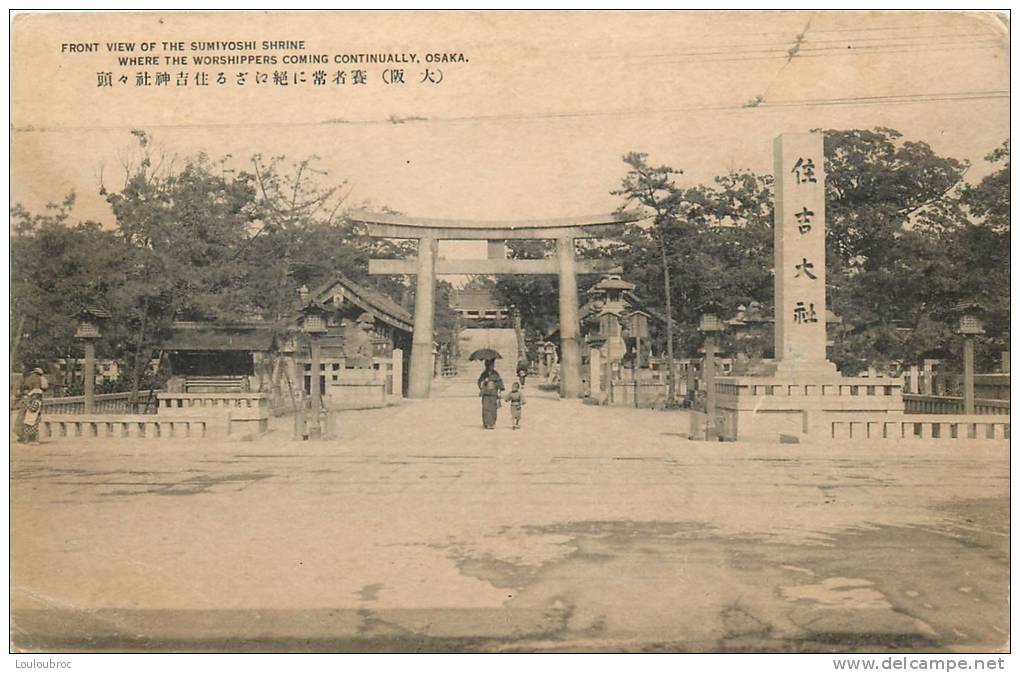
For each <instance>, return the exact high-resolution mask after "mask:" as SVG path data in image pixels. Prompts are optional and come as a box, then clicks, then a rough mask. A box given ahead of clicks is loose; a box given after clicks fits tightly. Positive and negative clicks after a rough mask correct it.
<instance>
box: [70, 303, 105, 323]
mask: <svg viewBox="0 0 1020 673" xmlns="http://www.w3.org/2000/svg"><path fill="white" fill-rule="evenodd" d="M89 316H91V317H93V318H99V319H101V320H105V319H107V318H112V317H113V314H112V313H110V311H109V310H108V309H106V308H105V307H103V306H100V305H98V304H85V305H83V306H82V307H81V309H80V310H79V311H78V313H77V314H76V317H77V318H79V319H81V318H85V317H89Z"/></svg>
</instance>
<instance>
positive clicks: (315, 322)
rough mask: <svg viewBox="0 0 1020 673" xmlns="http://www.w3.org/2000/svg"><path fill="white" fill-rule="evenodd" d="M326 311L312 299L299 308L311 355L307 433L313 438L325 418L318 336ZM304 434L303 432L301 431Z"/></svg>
mask: <svg viewBox="0 0 1020 673" xmlns="http://www.w3.org/2000/svg"><path fill="white" fill-rule="evenodd" d="M327 315H328V311H327V310H326V309H325V308H324V307H323V306H322V305H321V304H318V303H316V302H314V301H312V302H309V303H308V304H307V305H305V307H304V308H302V309H301V319H300V323H301V331H302V332H304V333H305V334H307V335H308V344H309V347H310V350H311V356H312V362H311V366H312V372H311V381H310V392H311V407H312V414H313V418H315V421H316V422H314V423H311V424H309V425H310V427H309V428H308V432H307V435H308V436H309V437H311V438H313V439H318V438H320V437H322V426H323V421H324V420H325V419H323V418H321V416H322V415H323V414H324V412H325V409H324V408H323V405H322V375H321V372H320V369H321V365H320V359H321V358H320V357H319V349H320V345H319V337H320V336H322V335H323V334H325V333H326V324H327V322H326V319H327ZM301 434H302V435H304V433H301Z"/></svg>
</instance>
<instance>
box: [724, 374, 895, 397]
mask: <svg viewBox="0 0 1020 673" xmlns="http://www.w3.org/2000/svg"><path fill="white" fill-rule="evenodd" d="M720 379H721V380H720ZM720 379H717V380H716V382H715V390H716V392H717V393H719V394H720V395H737V394H741V395H752V396H756V397H759V396H760V397H807V396H813V395H821V396H823V397H842V398H847V397H892V396H895V395H897V394H899V391H900V389H901V386H902V382H901V381H900V380H899V379H867V378H856V379H845V381H847V382H843V383H817V382H810V383H791V382H790V381H788V380H782V379H767V378H764V377H763V378H761V379H759V380H755V379H752V378H740V379H734V378H730V377H726V378H722V377H720Z"/></svg>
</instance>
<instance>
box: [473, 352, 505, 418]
mask: <svg viewBox="0 0 1020 673" xmlns="http://www.w3.org/2000/svg"><path fill="white" fill-rule="evenodd" d="M503 390H505V386H504V385H503V379H502V377H500V375H499V372H497V371H496V361H495V360H486V361H485V370H484V371H482V374H481V376H479V377H478V394H479V395H481V397H482V427H484V428H485V429H486V430H492V429H494V428H495V427H496V414H497V413H498V410H499V398H500V396H501V395H502V394H503Z"/></svg>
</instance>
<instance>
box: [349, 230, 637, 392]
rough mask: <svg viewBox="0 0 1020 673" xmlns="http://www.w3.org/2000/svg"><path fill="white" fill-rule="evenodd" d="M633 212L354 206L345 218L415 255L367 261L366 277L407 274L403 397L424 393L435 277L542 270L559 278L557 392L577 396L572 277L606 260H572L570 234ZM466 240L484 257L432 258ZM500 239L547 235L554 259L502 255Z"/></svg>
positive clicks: (588, 233) (596, 234)
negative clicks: (431, 213) (446, 216)
mask: <svg viewBox="0 0 1020 673" xmlns="http://www.w3.org/2000/svg"><path fill="white" fill-rule="evenodd" d="M642 217H643V216H642V215H640V214H639V213H635V212H621V213H613V214H609V215H592V216H587V217H574V218H566V219H553V220H515V221H499V222H495V221H480V220H437V219H426V218H417V217H407V216H404V215H392V214H383V213H372V212H366V211H355V212H353V213H351V214H350V215H349V218H350V219H351V220H353V221H355V222H362V223H364V224H365V226H366V227H367V228H368V234H369V235H370V236H373V237H376V238H414V239H417V240H418V257H417V259H403V260H401V259H373V260H369V263H368V272H369V273H370V274H408V275H410V274H414V275H416V276H417V279H416V292H415V302H414V335H413V338H412V342H411V363H410V371H409V374H408V376H409V382H408V396H409V397H414V398H424V397H428V394H429V388H430V387H431V382H432V332H433V322H434V317H435V290H436V274H479V275H498V274H513V275H517V274H546V273H550V274H551V273H555V274H558V275H559V298H560V355H561V357H560V395H561V396H562V397H579V396H580V395H581V351H580V344H579V343H578V334H579V331H580V327H579V316H578V302H577V274H578V273H601V272H604V271H606V270H607V267H608V266H609V265H608V264H600V263H599V262H598V261H597V260H577V259H576V257H575V250H574V239H577V238H600V237H602V236H605V235H606V230H607V229H608V228H610V227H614V226H619V225H621V224H626V223H629V222H636V221H638V220H640V219H642ZM444 240H455V241H456V240H461V241H463V240H473V241H488V242H489V259H463V260H461V259H440V260H437V259H436V257H437V250H438V244H439V241H444ZM507 240H555V241H556V258H555V259H506V252H505V251H506V241H507Z"/></svg>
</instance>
